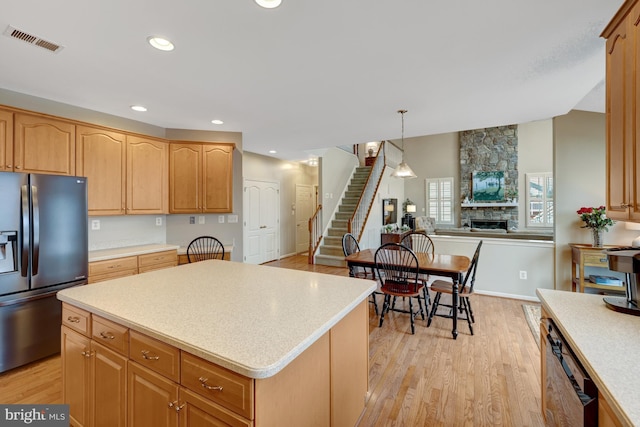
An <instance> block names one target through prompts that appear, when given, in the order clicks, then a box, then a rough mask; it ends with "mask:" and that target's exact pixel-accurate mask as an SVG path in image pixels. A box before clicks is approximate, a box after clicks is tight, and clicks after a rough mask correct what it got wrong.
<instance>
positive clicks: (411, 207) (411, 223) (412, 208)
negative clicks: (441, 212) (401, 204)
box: [404, 205, 416, 230]
mask: <svg viewBox="0 0 640 427" xmlns="http://www.w3.org/2000/svg"><path fill="white" fill-rule="evenodd" d="M415 211H416V205H407V213H405V214H404V223H405V224H407V225H408V226H409V227H411V229H412V230H413V229H414V224H415V222H414V221H413V215H411V214H412V213H414V212H415Z"/></svg>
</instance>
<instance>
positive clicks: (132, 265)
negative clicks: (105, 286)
mask: <svg viewBox="0 0 640 427" xmlns="http://www.w3.org/2000/svg"><path fill="white" fill-rule="evenodd" d="M126 270H134V273H133V274H136V272H137V271H138V257H135V256H129V257H124V258H114V259H108V260H105V261H94V262H90V263H89V276H96V275H99V274H111V273H113V272H114V271H118V272H120V271H126ZM124 275H125V276H126V275H127V274H124ZM112 278H113V277H112Z"/></svg>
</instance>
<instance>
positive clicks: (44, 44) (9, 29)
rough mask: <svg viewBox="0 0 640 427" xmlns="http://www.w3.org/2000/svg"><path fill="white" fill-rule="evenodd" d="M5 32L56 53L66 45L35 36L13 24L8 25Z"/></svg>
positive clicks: (8, 35)
mask: <svg viewBox="0 0 640 427" xmlns="http://www.w3.org/2000/svg"><path fill="white" fill-rule="evenodd" d="M3 34H4V35H5V36H7V37H11V38H13V39H18V40H22V41H23V42H26V43H29V44H31V45H34V46H38V47H41V48H43V49H47V50H48V51H50V52H55V53H57V52H60V51H61V50H62V49H63V47H64V46H60V45H59V44H57V43H54V42H50V41H48V40H44V39H41V38H40V37H38V36H34V35H33V34H29V33H27V32H24V31H21V30H18V29H17V28H14V27H12V26H11V25H9V26H7V29H6V30H4V33H3Z"/></svg>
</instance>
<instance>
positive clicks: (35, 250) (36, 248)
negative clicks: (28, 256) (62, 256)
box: [31, 185, 40, 276]
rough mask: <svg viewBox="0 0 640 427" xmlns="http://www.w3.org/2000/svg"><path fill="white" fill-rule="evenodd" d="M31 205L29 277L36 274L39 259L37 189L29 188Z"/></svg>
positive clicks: (33, 186) (34, 187)
mask: <svg viewBox="0 0 640 427" xmlns="http://www.w3.org/2000/svg"><path fill="white" fill-rule="evenodd" d="M31 203H32V206H33V262H32V263H31V264H32V265H31V275H32V276H35V275H36V274H38V260H39V258H40V206H39V205H38V187H36V186H35V185H32V186H31Z"/></svg>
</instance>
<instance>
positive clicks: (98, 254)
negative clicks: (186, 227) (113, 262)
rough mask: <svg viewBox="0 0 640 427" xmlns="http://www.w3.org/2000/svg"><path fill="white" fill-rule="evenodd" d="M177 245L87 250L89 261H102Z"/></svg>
mask: <svg viewBox="0 0 640 427" xmlns="http://www.w3.org/2000/svg"><path fill="white" fill-rule="evenodd" d="M179 248H180V246H179V245H167V244H155V245H139V246H125V247H122V248H113V249H101V250H97V251H89V262H93V261H104V260H107V259H113V258H122V257H127V256H134V255H144V254H150V253H153V252H162V251H170V250H172V249H176V250H177V249H179Z"/></svg>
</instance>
